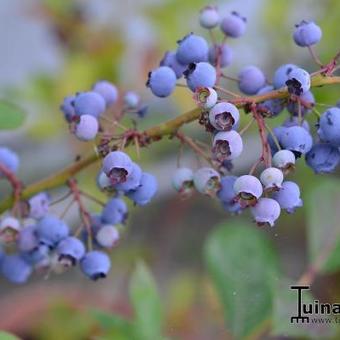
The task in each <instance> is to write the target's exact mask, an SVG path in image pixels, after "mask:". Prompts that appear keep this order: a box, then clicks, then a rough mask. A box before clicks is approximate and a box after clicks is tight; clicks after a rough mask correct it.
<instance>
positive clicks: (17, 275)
mask: <svg viewBox="0 0 340 340" xmlns="http://www.w3.org/2000/svg"><path fill="white" fill-rule="evenodd" d="M1 272H2V275H3V276H4V277H5V278H6V279H7V280H8V281H10V282H12V283H16V284H21V283H25V282H26V281H27V280H28V278H29V277H30V275H31V273H32V267H31V266H30V265H29V264H28V263H27V262H26V261H25V260H24V259H23V258H22V257H21V256H20V255H6V256H5V257H4V258H3V260H2V263H1Z"/></svg>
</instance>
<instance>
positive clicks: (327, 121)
mask: <svg viewBox="0 0 340 340" xmlns="http://www.w3.org/2000/svg"><path fill="white" fill-rule="evenodd" d="M318 135H319V137H320V138H321V140H322V141H324V142H329V143H331V144H333V145H335V146H340V108H338V107H331V108H330V109H328V110H327V111H325V112H324V113H323V114H322V115H321V118H320V121H319V128H318Z"/></svg>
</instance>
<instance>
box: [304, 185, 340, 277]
mask: <svg viewBox="0 0 340 340" xmlns="http://www.w3.org/2000/svg"><path fill="white" fill-rule="evenodd" d="M306 208H307V216H308V223H307V227H308V247H309V255H310V262H311V264H312V265H313V266H315V267H316V268H317V269H318V270H321V271H322V272H334V271H336V270H338V269H339V268H340V223H339V221H340V181H338V180H331V179H328V180H326V181H324V182H322V183H321V184H319V185H318V186H316V187H315V188H314V189H313V191H311V193H310V195H308V198H307V202H306Z"/></svg>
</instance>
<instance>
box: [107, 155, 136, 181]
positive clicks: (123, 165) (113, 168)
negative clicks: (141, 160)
mask: <svg viewBox="0 0 340 340" xmlns="http://www.w3.org/2000/svg"><path fill="white" fill-rule="evenodd" d="M132 169H133V162H132V161H131V159H130V157H129V156H128V155H127V154H126V153H125V152H122V151H112V152H110V153H108V154H107V155H106V156H105V158H104V159H103V171H104V172H105V174H106V176H108V177H109V178H110V180H111V183H112V184H119V183H124V182H125V181H126V180H127V177H128V176H129V175H130V174H131V172H132Z"/></svg>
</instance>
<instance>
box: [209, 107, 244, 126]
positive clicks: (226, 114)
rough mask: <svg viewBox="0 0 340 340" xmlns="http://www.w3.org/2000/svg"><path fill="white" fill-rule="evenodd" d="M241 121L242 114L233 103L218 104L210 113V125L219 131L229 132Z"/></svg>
mask: <svg viewBox="0 0 340 340" xmlns="http://www.w3.org/2000/svg"><path fill="white" fill-rule="evenodd" d="M239 120H240V112H239V111H238V109H237V107H236V106H235V105H233V104H231V103H227V102H221V103H218V104H216V105H215V106H214V107H213V108H212V109H211V110H210V111H209V121H210V124H211V125H212V126H213V127H214V128H215V129H217V130H224V131H229V130H231V129H232V128H233V127H234V126H235V125H236V124H237V123H238V122H239Z"/></svg>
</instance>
